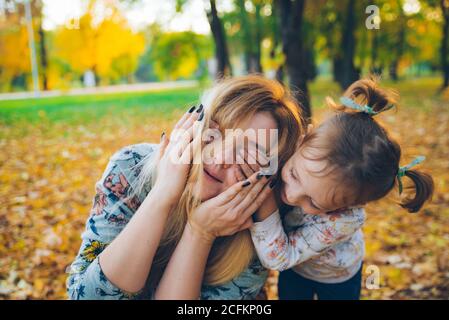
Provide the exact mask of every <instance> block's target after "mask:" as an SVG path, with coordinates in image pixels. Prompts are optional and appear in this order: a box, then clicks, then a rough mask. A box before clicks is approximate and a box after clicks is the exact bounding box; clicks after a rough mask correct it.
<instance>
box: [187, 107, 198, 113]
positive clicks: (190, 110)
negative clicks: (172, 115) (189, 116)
mask: <svg viewBox="0 0 449 320" xmlns="http://www.w3.org/2000/svg"><path fill="white" fill-rule="evenodd" d="M195 108H196V107H195V106H193V107H191V108H190V109H189V111H188V112H189V113H192V112H193V110H195Z"/></svg>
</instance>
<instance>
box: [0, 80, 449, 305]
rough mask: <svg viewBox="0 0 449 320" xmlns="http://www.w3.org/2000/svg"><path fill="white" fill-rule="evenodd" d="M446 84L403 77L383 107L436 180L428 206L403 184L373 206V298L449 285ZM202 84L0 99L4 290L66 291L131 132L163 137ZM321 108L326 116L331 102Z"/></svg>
mask: <svg viewBox="0 0 449 320" xmlns="http://www.w3.org/2000/svg"><path fill="white" fill-rule="evenodd" d="M436 87H437V81H434V80H431V81H427V82H425V81H408V82H405V83H404V84H401V85H400V87H399V90H400V92H401V94H402V97H403V99H402V103H403V107H400V108H399V110H398V112H397V113H395V112H394V111H393V112H386V113H385V115H381V119H382V121H383V122H384V123H385V125H386V126H387V127H389V128H391V130H392V132H393V134H394V135H395V136H396V137H397V138H398V139H399V140H400V142H401V143H402V145H403V146H404V151H405V155H404V158H403V164H404V163H406V162H408V161H409V160H410V159H412V157H413V156H415V155H418V154H422V155H425V156H426V157H427V160H426V161H425V163H424V164H423V169H425V170H427V171H428V172H430V173H431V174H432V175H433V176H434V178H435V183H436V192H435V195H434V198H433V201H432V203H430V204H429V205H427V206H425V207H424V209H423V210H422V211H421V212H420V213H417V214H409V213H407V212H406V211H405V210H402V209H401V208H400V207H399V206H397V205H396V204H395V203H394V201H395V200H396V199H397V195H396V193H395V192H393V194H392V195H391V196H390V197H389V199H384V200H382V201H379V202H377V203H373V204H370V205H369V206H368V208H367V214H368V221H367V224H366V226H365V228H364V232H365V238H366V260H365V268H366V267H367V266H369V265H375V266H377V267H378V268H379V270H380V289H378V290H367V289H366V288H365V289H363V293H362V296H363V298H364V299H389V298H399V299H410V298H447V296H448V294H449V251H448V249H447V248H448V246H449V175H448V173H449V170H448V169H449V161H448V159H449V134H448V133H449V127H448V125H449V110H448V108H447V106H448V98H449V97H448V96H443V97H441V98H436V97H434V96H433V95H432V94H431V93H430V92H434V88H436ZM334 88H335V87H333V86H329V85H327V84H324V85H323V84H322V83H318V84H316V85H314V86H313V87H312V92H313V93H314V95H313V96H314V97H315V98H316V99H317V101H315V102H314V103H315V105H323V101H324V95H325V94H332V93H334V94H338V91H335V89H334ZM198 93H199V91H198V90H184V91H168V92H159V93H146V94H140V95H128V96H120V95H118V96H113V97H110V98H108V97H105V96H97V97H90V98H83V99H77V100H75V98H71V99H72V100H70V99H69V98H64V99H65V100H64V99H63V98H58V99H59V100H52V99H47V100H42V101H40V102H39V104H38V103H36V102H33V103H29V102H26V101H23V102H16V103H15V104H14V107H12V106H11V104H10V107H7V106H6V105H5V103H4V102H3V103H0V122H1V125H0V202H1V204H2V205H1V206H0V297H2V298H8V299H25V298H32V299H36V298H46V299H65V298H66V294H65V279H66V276H67V275H66V273H65V268H66V267H67V266H68V264H69V263H70V262H71V261H72V260H73V258H74V257H75V255H76V253H77V250H78V249H79V245H80V234H81V232H82V231H83V229H84V223H85V220H86V217H87V216H88V215H89V212H90V210H91V205H92V200H93V197H94V193H95V190H94V184H95V182H96V180H97V179H99V178H100V176H101V174H102V171H103V170H104V168H105V166H106V163H107V161H108V158H109V157H110V156H111V155H112V154H113V153H114V152H115V151H116V150H118V149H119V148H121V147H123V146H125V145H128V144H133V143H139V142H144V141H145V142H157V141H158V139H159V136H160V133H161V132H162V131H163V130H168V129H169V128H170V127H171V126H172V125H173V124H174V123H175V121H176V118H177V117H178V116H179V115H180V114H182V112H183V110H184V109H185V108H186V107H187V106H188V105H189V104H191V103H194V101H195V100H196V99H197V95H198ZM90 104H92V105H90ZM33 105H34V106H35V107H32V106H33ZM39 105H40V106H39ZM94 106H95V107H94ZM95 108H96V109H97V110H98V113H92V112H95V111H94V110H95ZM315 112H316V115H317V119H319V118H321V117H323V116H324V114H325V112H326V111H325V109H323V108H320V109H316V110H315ZM367 275H368V274H366V273H364V275H363V279H364V281H365V280H366V277H367ZM275 284H276V275H275V273H273V274H272V276H271V277H270V279H269V280H268V282H267V289H268V290H267V294H268V298H270V299H274V298H276V297H277V296H276V287H275ZM363 287H365V286H363Z"/></svg>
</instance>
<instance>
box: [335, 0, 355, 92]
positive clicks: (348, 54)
mask: <svg viewBox="0 0 449 320" xmlns="http://www.w3.org/2000/svg"><path fill="white" fill-rule="evenodd" d="M355 27H356V16H355V0H348V5H347V8H346V20H345V23H344V25H343V29H342V32H343V36H342V42H341V52H344V54H343V55H342V57H341V61H336V62H337V63H339V64H340V63H341V72H342V73H341V77H339V79H338V80H339V81H338V82H339V84H340V86H341V87H342V88H343V89H346V88H347V87H349V86H350V85H351V84H352V83H353V82H354V81H356V80H357V79H359V74H358V71H357V70H356V68H355V66H354V56H355V46H356V40H355V35H354V31H355ZM334 65H335V64H334Z"/></svg>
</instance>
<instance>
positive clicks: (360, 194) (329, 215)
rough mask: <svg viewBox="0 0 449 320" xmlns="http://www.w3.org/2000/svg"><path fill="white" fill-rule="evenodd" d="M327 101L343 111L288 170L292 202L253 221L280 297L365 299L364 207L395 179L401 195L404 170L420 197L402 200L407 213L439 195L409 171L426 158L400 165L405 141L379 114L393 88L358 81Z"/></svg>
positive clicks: (305, 142) (285, 181) (285, 184)
mask: <svg viewBox="0 0 449 320" xmlns="http://www.w3.org/2000/svg"><path fill="white" fill-rule="evenodd" d="M328 102H329V103H330V104H331V106H333V107H335V108H336V109H337V110H339V112H337V113H336V114H335V115H333V116H332V117H331V118H329V119H327V120H326V121H324V122H323V123H322V124H321V125H320V126H319V127H318V128H316V129H314V130H311V131H310V132H309V133H308V134H307V135H306V136H305V137H304V138H303V139H302V141H301V142H300V145H299V147H298V149H297V151H296V153H295V154H294V155H293V156H292V157H291V158H290V159H289V160H288V161H287V163H286V164H285V166H284V167H283V169H282V174H281V178H282V186H281V190H280V198H281V199H282V202H283V203H285V204H287V205H289V206H293V208H292V207H289V209H288V210H286V211H287V213H286V214H285V216H284V217H283V219H281V215H280V213H279V210H276V211H274V210H273V209H276V205H275V201H274V200H272V201H271V205H267V206H265V207H264V208H263V209H260V210H259V212H258V213H257V214H256V217H255V220H256V221H257V222H256V223H255V224H254V225H253V227H251V235H252V239H253V242H254V245H255V248H256V251H257V253H258V256H259V258H260V260H261V262H262V264H263V265H264V266H265V267H267V268H269V269H274V270H279V271H282V272H281V273H280V276H279V298H280V299H313V297H314V296H315V295H316V296H317V297H318V299H359V296H360V289H361V270H362V262H363V256H364V241H363V235H362V230H361V228H362V226H363V223H364V221H365V212H364V209H363V208H362V206H363V205H365V204H366V203H368V202H370V201H375V200H378V199H381V198H383V197H385V196H386V195H387V194H388V193H389V192H390V191H391V190H392V189H393V188H394V187H395V186H396V185H397V186H398V187H399V192H400V193H401V192H402V182H401V179H402V178H403V177H404V176H406V177H407V178H409V179H410V180H411V182H412V184H413V185H414V188H413V189H414V195H413V196H412V197H410V198H406V199H405V200H403V202H402V203H401V204H400V205H401V206H402V207H403V208H405V209H407V210H408V211H409V212H417V211H418V210H419V209H420V208H421V207H422V205H423V204H424V202H425V201H426V200H428V199H429V198H430V197H431V195H432V193H433V180H432V178H431V177H430V176H429V175H428V174H425V173H422V172H419V171H416V170H413V169H411V167H412V166H413V165H415V164H418V163H419V162H421V161H422V160H423V159H424V157H418V158H416V159H415V161H413V162H412V163H411V164H410V165H407V166H403V167H400V166H399V163H400V160H401V148H400V146H399V145H398V143H397V142H396V141H394V140H393V139H392V138H391V137H390V136H389V135H388V133H387V131H386V129H385V128H383V127H382V126H381V125H380V124H379V123H378V122H377V121H376V120H375V118H374V116H375V115H377V114H378V113H380V112H382V111H385V110H387V109H390V108H391V107H392V106H393V105H394V103H395V101H394V99H393V98H392V95H391V94H390V93H389V92H387V91H384V90H382V89H380V88H379V87H378V86H377V84H376V83H375V82H374V81H373V80H359V81H357V82H355V83H353V84H352V85H351V86H350V87H349V88H348V90H347V91H346V92H345V94H344V96H343V97H342V98H341V99H340V102H341V105H337V104H335V103H334V102H333V101H332V100H328ZM270 206H271V208H270ZM270 209H271V210H270ZM273 211H274V212H273ZM281 211H282V209H281Z"/></svg>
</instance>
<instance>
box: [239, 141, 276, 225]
mask: <svg viewBox="0 0 449 320" xmlns="http://www.w3.org/2000/svg"><path fill="white" fill-rule="evenodd" d="M237 159H238V160H239V163H240V165H239V166H238V167H236V168H235V175H236V177H237V180H239V181H242V180H244V179H246V178H248V177H249V176H251V175H253V174H254V172H256V171H259V170H260V169H261V167H267V166H269V160H268V158H267V157H264V155H262V154H261V153H260V152H257V150H254V149H253V148H250V149H248V151H247V152H244V151H243V150H241V151H240V153H239V154H238V155H237ZM262 171H263V170H262ZM276 182H277V181H276V177H275V176H274V177H273V178H272V181H271V182H270V184H271V185H272V187H271V189H273V188H274V186H275V185H276ZM277 209H278V204H277V201H276V197H275V196H274V193H273V191H271V192H269V194H268V196H267V197H266V199H265V201H264V202H263V203H262V204H261V206H260V208H259V209H258V210H257V211H256V213H255V214H254V215H253V220H254V222H259V221H263V220H265V219H266V218H268V217H269V216H270V215H271V214H272V213H273V212H275V211H276V210H277Z"/></svg>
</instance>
